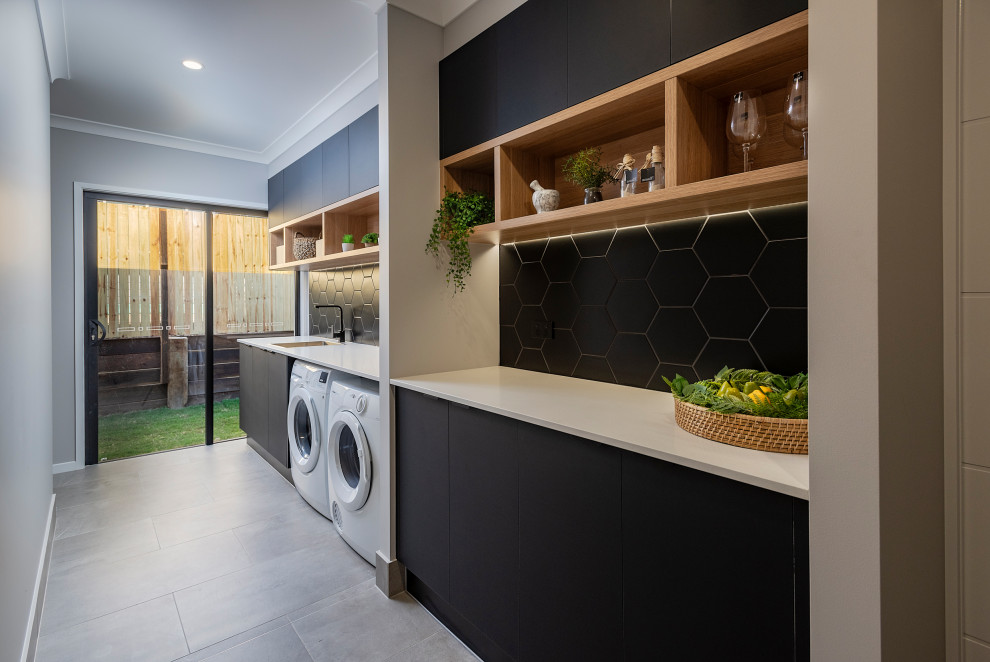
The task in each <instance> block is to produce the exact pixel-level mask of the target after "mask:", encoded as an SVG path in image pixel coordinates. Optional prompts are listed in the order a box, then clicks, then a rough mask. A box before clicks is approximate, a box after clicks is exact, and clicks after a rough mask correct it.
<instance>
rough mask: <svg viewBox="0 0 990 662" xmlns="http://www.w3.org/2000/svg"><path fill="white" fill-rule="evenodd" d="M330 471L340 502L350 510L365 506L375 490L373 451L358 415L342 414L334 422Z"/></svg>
mask: <svg viewBox="0 0 990 662" xmlns="http://www.w3.org/2000/svg"><path fill="white" fill-rule="evenodd" d="M329 439H330V443H329V445H328V446H327V452H328V453H330V455H328V456H327V459H329V460H330V462H328V471H329V473H330V483H331V485H333V489H334V493H335V494H336V495H337V502H338V503H339V504H340V505H341V506H343V507H344V508H345V509H346V510H350V511H352V512H353V511H355V510H360V509H361V508H363V507H364V504H365V503H366V502H367V501H368V493H369V492H370V491H371V449H370V448H369V446H368V437H367V435H365V433H364V428H362V427H361V422H360V421H358V419H357V416H355V415H354V414H352V413H351V412H349V411H338V412H337V414H336V415H335V416H334V417H333V420H332V421H331V422H330V435H329Z"/></svg>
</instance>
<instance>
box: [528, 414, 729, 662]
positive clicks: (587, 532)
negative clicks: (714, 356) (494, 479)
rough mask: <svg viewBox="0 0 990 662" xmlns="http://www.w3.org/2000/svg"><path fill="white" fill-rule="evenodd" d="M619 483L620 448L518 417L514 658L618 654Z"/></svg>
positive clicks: (603, 657)
mask: <svg viewBox="0 0 990 662" xmlns="http://www.w3.org/2000/svg"><path fill="white" fill-rule="evenodd" d="M621 492H622V490H621V462H620V457H619V450H618V449H616V448H612V447H611V446H606V445H604V444H599V443H595V442H592V441H588V440H586V439H579V438H577V437H572V436H570V435H566V434H562V433H560V432H556V431H553V430H548V429H546V428H540V427H536V426H533V425H528V424H522V423H521V424H520V438H519V553H520V560H519V585H520V593H521V596H522V597H521V598H520V601H519V660H521V661H523V662H529V661H540V662H543V661H545V660H571V661H578V660H594V661H596V662H599V661H601V660H614V659H616V658H617V657H618V655H619V652H620V651H621V648H622V573H623V568H622V549H621V539H622V530H621V527H620V522H621V512H622V504H621V502H620V499H621ZM667 659H671V660H675V659H677V658H676V657H672V658H667ZM735 659H742V658H735Z"/></svg>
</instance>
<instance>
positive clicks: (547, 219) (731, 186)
mask: <svg viewBox="0 0 990 662" xmlns="http://www.w3.org/2000/svg"><path fill="white" fill-rule="evenodd" d="M807 66H808V12H807V11H805V12H802V13H800V14H796V15H794V16H791V17H789V18H786V19H784V20H782V21H779V22H777V23H774V24H773V25H770V26H767V27H765V28H763V29H761V30H757V31H755V32H752V33H750V34H748V35H745V36H743V37H740V38H738V39H735V40H733V41H730V42H728V43H726V44H722V45H721V46H718V47H716V48H713V49H711V50H708V51H705V52H704V53H701V54H699V55H696V56H694V57H692V58H690V59H687V60H684V61H683V62H679V63H677V64H675V65H672V66H670V67H667V68H666V69H662V70H661V71H658V72H656V73H653V74H650V75H649V76H644V77H643V78H640V79H639V80H636V81H633V82H631V83H629V84H627V85H623V86H622V87H619V88H616V89H615V90H612V91H610V92H606V93H605V94H602V95H600V96H597V97H595V98H593V99H589V100H588V101H585V102H583V103H580V104H577V105H575V106H572V107H570V108H567V109H565V110H562V111H560V112H559V113H555V114H554V115H551V116H549V117H546V118H544V119H541V120H538V121H536V122H533V123H531V124H529V125H527V126H524V127H521V128H519V129H516V130H515V131H511V132H509V133H507V134H505V135H503V136H500V137H498V138H494V139H492V140H489V141H488V142H486V143H483V144H481V145H478V146H476V147H472V148H470V149H467V150H464V151H463V152H460V153H458V154H454V155H453V156H450V157H448V158H446V159H443V160H442V161H441V162H440V167H441V180H442V184H443V186H444V187H445V188H447V189H450V190H456V191H467V190H475V191H482V192H484V193H487V194H489V195H491V196H492V197H493V198H494V200H495V222H494V223H492V224H489V225H486V226H479V227H477V228H476V229H475V233H474V235H473V237H472V238H471V241H475V242H484V243H506V242H512V241H520V240H524V239H534V238H541V237H549V236H557V235H561V234H568V233H573V232H589V231H592V230H596V229H606V228H615V227H624V226H630V225H641V224H643V223H651V222H657V221H664V220H674V219H677V218H687V217H690V216H698V215H702V214H711V213H721V212H730V211H739V210H742V209H749V208H755V207H761V206H769V205H775V204H783V203H789V202H799V201H803V200H807V188H808V187H807V179H808V168H807V163H806V162H805V161H803V160H802V157H801V151H800V149H798V148H796V147H792V146H790V145H788V144H787V143H786V142H785V141H784V137H783V130H784V126H783V108H784V99H785V97H786V89H787V84H788V83H789V81H790V77H791V75H792V74H793V73H794V72H796V71H800V70H802V69H806V68H807ZM744 89H758V90H760V91H761V92H762V94H763V99H764V104H765V107H766V111H767V135H766V136H765V138H764V139H763V140H762V141H761V142H760V143H759V144H758V145H757V147H756V148H755V150H754V156H755V162H756V169H755V170H753V171H752V172H749V173H742V161H741V156H740V154H739V153H737V151H736V150H734V149H733V146H732V145H731V144H729V142H728V140H727V139H726V137H725V122H726V117H727V114H728V107H729V100H730V98H731V95H732V94H733V93H735V92H736V91H739V90H744ZM653 145H662V146H664V148H665V151H666V154H665V157H666V158H665V168H666V187H667V188H666V189H664V190H662V191H654V192H652V193H645V192H643V193H637V194H636V195H634V196H631V197H627V198H618V197H617V196H618V185H616V184H613V185H611V186H606V187H605V188H604V194H605V197H606V200H605V201H604V202H598V203H594V204H591V205H583V204H582V203H583V198H584V192H583V190H581V189H580V188H578V187H576V186H574V185H572V184H570V183H568V182H566V181H565V180H564V178H563V174H562V170H561V168H562V165H563V162H564V160H565V159H566V158H567V156H568V155H570V154H573V153H574V152H576V151H577V150H579V149H582V148H585V147H591V146H598V147H601V149H602V161H603V163H604V164H606V165H607V166H614V164H616V163H618V162H619V161H620V160H621V158H622V156H623V155H624V154H626V153H630V154H632V155H633V156H634V157H635V159H636V167H637V168H638V167H640V166H641V165H642V162H643V159H644V157H645V155H646V153H647V152H648V151H649V150H650V149H651V148H652V146H653ZM534 179H537V180H539V182H540V183H541V184H542V185H543V186H544V187H545V188H555V189H557V190H559V191H560V206H561V208H560V209H558V210H557V211H554V212H549V213H544V214H539V215H537V214H536V213H535V212H536V210H535V209H534V208H533V204H532V190H531V189H530V188H529V183H530V182H531V181H532V180H534ZM639 186H645V185H643V184H640V185H639Z"/></svg>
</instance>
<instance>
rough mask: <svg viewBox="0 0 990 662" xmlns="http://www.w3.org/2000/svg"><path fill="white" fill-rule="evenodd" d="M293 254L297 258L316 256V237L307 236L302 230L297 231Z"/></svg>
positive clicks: (293, 243)
mask: <svg viewBox="0 0 990 662" xmlns="http://www.w3.org/2000/svg"><path fill="white" fill-rule="evenodd" d="M292 256H293V257H295V258H296V259H297V260H308V259H309V258H311V257H316V237H306V236H304V235H303V233H302V232H297V233H296V236H295V237H294V238H293V239H292Z"/></svg>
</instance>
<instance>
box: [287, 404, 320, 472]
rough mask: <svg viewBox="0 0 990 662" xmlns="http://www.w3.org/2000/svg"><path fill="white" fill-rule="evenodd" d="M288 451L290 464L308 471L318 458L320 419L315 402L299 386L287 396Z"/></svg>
mask: <svg viewBox="0 0 990 662" xmlns="http://www.w3.org/2000/svg"><path fill="white" fill-rule="evenodd" d="M287 423H288V430H289V453H290V455H291V456H292V465H293V466H294V467H295V468H296V469H299V470H300V471H302V472H303V473H309V472H310V471H312V470H313V467H315V466H316V463H317V461H318V460H319V459H320V439H321V438H322V437H321V436H320V419H319V416H318V414H317V409H316V402H315V401H314V400H313V397H312V396H311V395H310V394H309V392H308V391H307V390H306V389H304V388H300V389H297V390H295V391H293V393H292V397H291V398H289V410H288V420H287Z"/></svg>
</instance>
